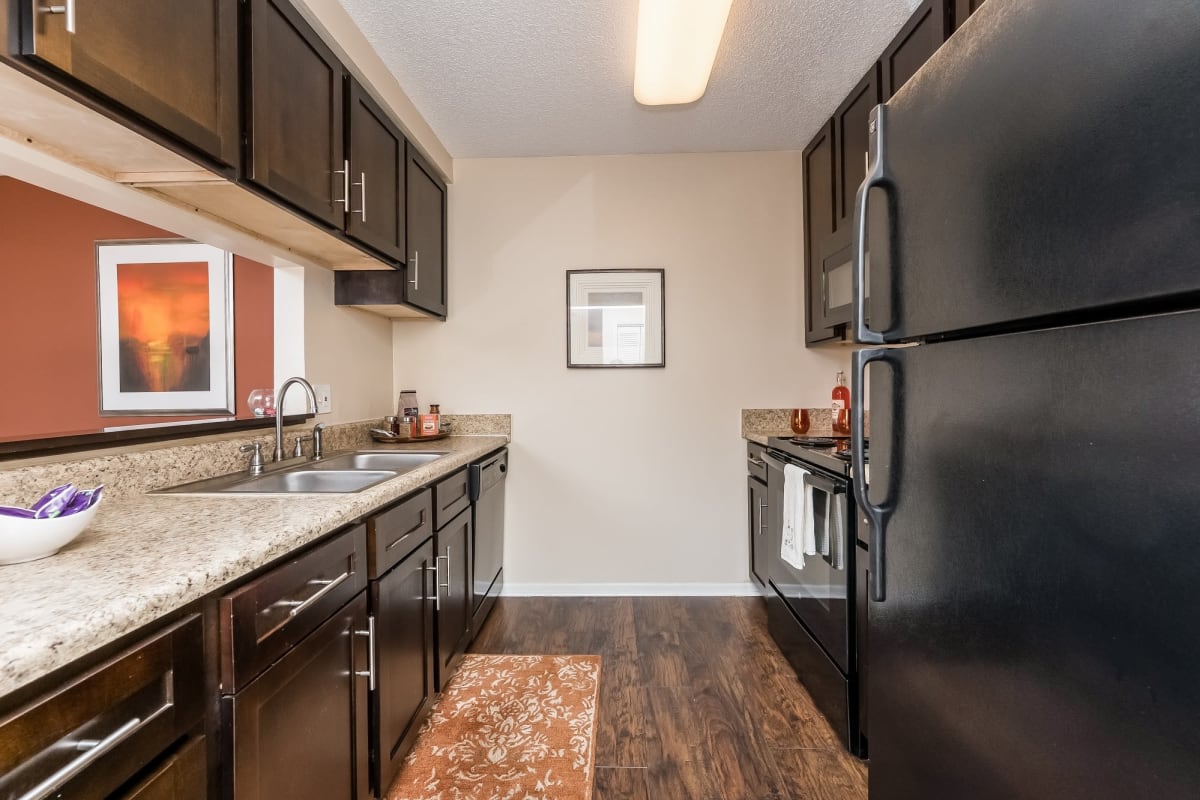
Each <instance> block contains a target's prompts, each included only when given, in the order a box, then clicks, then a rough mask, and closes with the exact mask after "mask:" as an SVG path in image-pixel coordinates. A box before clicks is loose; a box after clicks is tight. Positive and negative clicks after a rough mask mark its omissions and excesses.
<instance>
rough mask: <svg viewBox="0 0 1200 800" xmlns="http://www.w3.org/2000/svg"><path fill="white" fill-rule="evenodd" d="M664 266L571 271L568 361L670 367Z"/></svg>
mask: <svg viewBox="0 0 1200 800" xmlns="http://www.w3.org/2000/svg"><path fill="white" fill-rule="evenodd" d="M664 280H665V270H663V269H593V270H582V269H577V270H567V366H568V367H571V368H577V367H582V368H596V367H613V368H622V367H665V366H666V365H667V357H666V326H665V320H664V316H665V309H666V302H665V297H664Z"/></svg>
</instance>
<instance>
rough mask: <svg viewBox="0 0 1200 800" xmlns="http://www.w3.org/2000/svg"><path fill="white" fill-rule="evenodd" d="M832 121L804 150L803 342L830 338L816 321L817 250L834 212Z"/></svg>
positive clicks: (818, 290)
mask: <svg viewBox="0 0 1200 800" xmlns="http://www.w3.org/2000/svg"><path fill="white" fill-rule="evenodd" d="M833 156H834V148H833V122H832V120H831V121H830V122H828V123H826V124H825V126H824V127H822V128H821V130H820V131H819V132H818V133H817V135H816V137H814V138H813V140H812V141H811V142H810V143H809V145H808V147H807V148H805V150H804V277H805V281H804V285H805V297H806V302H805V304H804V306H805V341H806V342H807V343H809V344H812V343H814V342H820V341H824V340H826V339H832V338H833V337H834V331H833V330H830V329H828V328H826V327H825V326H824V325H823V324H822V323H821V321H820V309H821V305H822V302H823V300H822V286H821V270H820V263H821V260H820V259H821V249H822V247H823V246H824V244H825V242H826V240H827V239H828V238H829V237H830V236H832V235H833V232H834V225H835V223H836V221H837V214H836V212H835V191H834V182H833V181H834V172H835V171H834V164H833Z"/></svg>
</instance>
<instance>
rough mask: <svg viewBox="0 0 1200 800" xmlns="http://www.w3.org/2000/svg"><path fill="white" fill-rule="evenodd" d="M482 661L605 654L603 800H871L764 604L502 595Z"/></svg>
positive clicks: (599, 755) (478, 644)
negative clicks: (778, 640)
mask: <svg viewBox="0 0 1200 800" xmlns="http://www.w3.org/2000/svg"><path fill="white" fill-rule="evenodd" d="M471 652H476V653H515V654H529V655H534V654H550V655H556V654H597V655H600V656H602V657H603V664H602V666H601V669H600V675H601V679H600V681H601V682H600V702H599V708H598V710H597V720H596V724H597V730H596V782H595V794H594V796H593V800H735V798H736V800H743V799H744V800H863V798H866V796H867V770H866V767H865V765H864V764H863V763H862V762H861V761H859V760H858V759H856V758H854V757H853V756H851V755H850V754H849V753H847V752H846V750H845V749H844V748H842V747H841V746H840V745H839V744H838V742H837V739H836V738H835V735H834V733H833V731H832V730H831V729H830V727H829V725H828V723H826V721H825V719H824V717H822V716H821V714H820V713H819V712H818V711H817V710H816V709H815V708H814V707H813V705H812V701H811V700H810V699H809V696H808V693H807V692H805V690H804V687H803V686H802V685H801V684H800V682H799V681H798V680H797V679H796V675H795V673H794V672H793V671H792V668H791V666H790V665H789V664H788V663H787V661H786V660H784V658H783V655H782V654H781V653H780V652H779V650H778V648H777V647H776V646H775V643H774V641H772V639H771V637H770V635H769V634H768V633H767V621H766V610H765V608H764V606H763V604H762V601H761V600H759V599H758V598H754V597H531V598H513V597H504V598H501V599H500V600H499V601H498V602H497V604H496V608H495V609H494V610H493V612H492V614H491V617H490V618H489V619H488V621H487V623H486V624H485V625H484V627H483V630H481V631H480V633H479V637H478V638H477V639H476V640H475V643H474V645H472V647H471Z"/></svg>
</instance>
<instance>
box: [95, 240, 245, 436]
mask: <svg viewBox="0 0 1200 800" xmlns="http://www.w3.org/2000/svg"><path fill="white" fill-rule="evenodd" d="M96 279H97V289H98V292H97V302H98V304H99V309H98V310H99V314H98V318H99V321H100V331H99V333H100V337H99V340H100V353H99V357H100V413H101V414H103V415H120V416H132V415H138V414H146V415H154V416H159V415H164V414H233V413H234V399H233V392H234V385H233V256H232V254H231V253H229V252H228V251H225V250H221V249H219V248H216V247H212V246H210V245H205V244H196V243H194V242H182V241H181V242H164V241H162V240H157V241H147V242H138V241H120V242H97V243H96Z"/></svg>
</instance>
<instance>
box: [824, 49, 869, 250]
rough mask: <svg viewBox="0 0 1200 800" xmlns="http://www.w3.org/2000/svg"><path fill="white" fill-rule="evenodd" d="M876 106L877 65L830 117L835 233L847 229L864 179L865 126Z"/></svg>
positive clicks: (865, 160) (865, 173) (865, 172)
mask: <svg viewBox="0 0 1200 800" xmlns="http://www.w3.org/2000/svg"><path fill="white" fill-rule="evenodd" d="M877 105H879V63H878V62H876V63H874V64H872V65H871V69H870V70H868V71H867V74H866V75H864V76H863V79H862V80H861V81H859V82H858V85H856V86H855V87H854V89H853V91H851V92H850V95H849V96H848V97H847V98H846V99H845V100H844V101H842V104H841V105H840V106H838V110H837V111H835V112H834V114H833V127H834V142H835V145H836V150H837V162H836V165H835V168H836V171H837V177H836V181H835V187H836V201H835V206H836V210H837V215H836V216H837V219H836V221H835V223H834V228H835V229H839V230H840V229H841V228H842V227H843V226H849V225H850V221H851V219H853V217H854V198H855V195H856V194H857V193H858V187H859V186H861V185H862V182H863V179H864V178H866V177H867V149H868V135H867V125H868V123H869V118H870V115H871V109H873V108H874V107H875V106H877Z"/></svg>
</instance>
